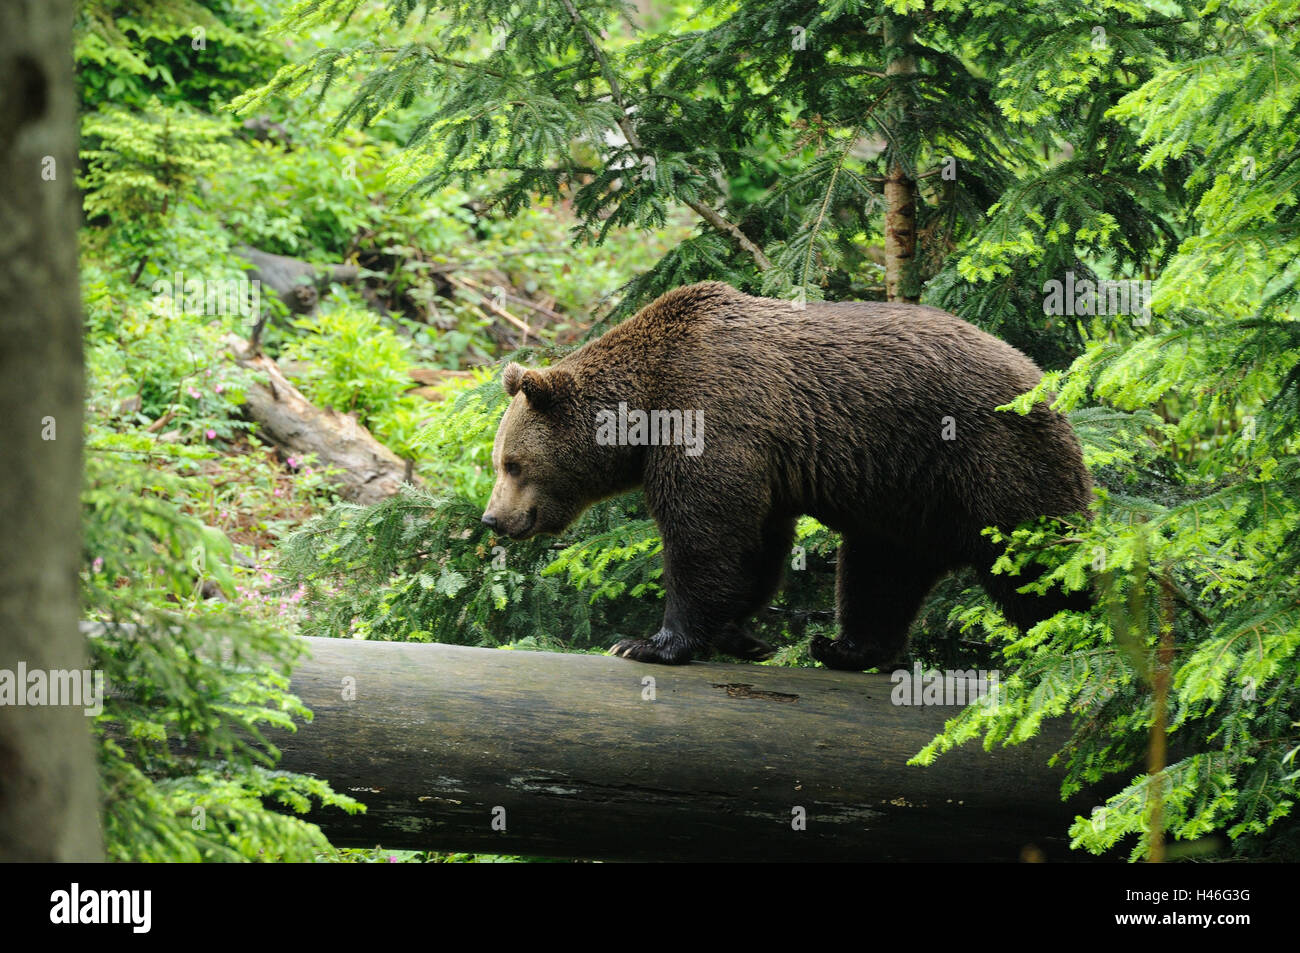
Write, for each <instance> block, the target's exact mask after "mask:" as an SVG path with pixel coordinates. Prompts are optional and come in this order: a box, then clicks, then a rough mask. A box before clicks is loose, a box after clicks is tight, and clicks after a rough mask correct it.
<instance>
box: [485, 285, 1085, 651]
mask: <svg viewBox="0 0 1300 953" xmlns="http://www.w3.org/2000/svg"><path fill="white" fill-rule="evenodd" d="M1039 377H1040V371H1039V369H1038V368H1037V367H1036V366H1035V365H1034V364H1033V362H1032V361H1030V360H1029V358H1027V357H1025V356H1024V355H1023V354H1021V353H1020V352H1019V351H1017V350H1016V349H1015V348H1013V347H1011V346H1010V345H1009V344H1006V343H1004V342H1003V341H999V340H998V339H997V338H995V337H992V336H991V335H989V334H986V333H985V332H983V331H981V330H979V329H978V328H976V327H974V326H973V325H970V324H967V323H966V322H965V321H962V320H961V319H959V318H956V317H954V316H953V315H951V314H948V313H946V312H944V311H940V310H938V309H936V308H930V307H924V306H921V305H912V304H883V303H814V302H809V303H808V304H807V306H806V307H804V308H796V307H795V306H794V305H793V304H792V303H791V302H789V301H778V300H772V299H766V298H755V297H751V296H750V295H746V294H743V293H741V292H739V291H736V290H735V289H734V288H731V287H730V286H728V285H725V284H721V283H718V282H707V283H704V284H696V285H691V286H689V287H685V288H679V289H677V290H675V291H670V292H668V293H667V294H665V295H663V296H661V297H660V298H658V299H657V300H656V301H654V302H653V303H651V304H650V305H648V306H647V307H645V308H644V309H642V310H641V311H640V312H639V313H637V314H636V315H635V316H634V317H632V318H629V319H628V320H627V321H624V322H623V323H622V324H620V325H618V326H617V327H615V328H613V329H611V330H610V331H609V332H608V333H606V334H605V335H603V336H602V337H600V338H599V339H597V340H595V341H592V342H590V343H588V344H587V345H585V346H584V347H582V348H581V349H579V350H577V351H575V352H573V353H572V354H569V355H568V356H567V357H565V358H564V359H563V360H561V361H559V362H558V363H556V364H554V365H553V366H551V367H549V368H546V369H542V370H525V369H524V368H522V367H520V366H519V365H518V364H513V363H512V364H510V365H509V366H507V367H506V369H505V374H504V384H505V389H506V392H507V393H509V394H510V395H512V396H513V398H514V399H513V400H512V401H511V403H510V406H509V407H508V408H507V410H506V413H505V416H504V417H503V418H502V420H501V424H500V427H499V429H498V431H497V435H496V443H495V446H494V447H493V451H492V465H493V467H494V469H495V471H496V484H495V486H494V487H493V490H492V497H491V500H490V501H489V503H488V507H487V510H486V511H485V512H484V514H483V522H484V523H486V524H487V525H489V526H491V527H493V528H494V529H496V530H497V531H499V532H502V533H504V534H507V535H509V536H510V537H512V538H514V539H525V538H527V537H529V536H532V535H534V534H537V533H559V532H560V531H562V530H563V529H564V528H565V527H566V526H568V525H569V524H570V523H571V522H572V521H573V520H574V519H575V518H576V517H577V516H578V515H579V514H580V513H582V511H583V510H584V509H586V508H587V507H588V506H590V505H591V504H592V503H595V502H596V501H598V500H601V499H604V498H606V497H609V496H613V495H615V494H619V493H623V492H625V491H627V490H631V489H633V488H634V487H638V486H642V487H644V490H645V497H646V503H647V504H648V506H649V509H650V512H651V514H652V515H653V516H654V518H655V521H656V522H657V524H658V526H659V531H660V534H661V536H662V537H663V556H664V583H665V590H666V604H665V610H664V620H663V626H662V628H660V629H659V631H658V632H656V633H655V634H654V635H652V636H651V637H649V638H645V639H630V640H624V641H622V642H619V643H618V644H617V645H615V646H614V648H613V649H611V652H613V653H614V654H617V655H621V656H623V657H625V658H630V659H637V660H640V661H643V662H663V663H672V664H675V663H683V662H688V661H690V660H691V658H692V657H693V656H695V655H697V654H700V653H704V652H706V651H708V650H710V649H713V650H717V651H722V652H725V653H727V654H730V655H736V656H740V657H747V658H760V657H763V656H764V655H765V654H767V653H768V652H769V651H770V650H769V649H768V647H767V646H766V645H764V644H763V643H762V642H760V641H759V640H757V639H755V638H754V637H753V636H751V635H749V634H748V633H747V632H746V631H745V629H744V628H743V624H744V622H745V621H746V620H747V619H748V618H749V617H750V616H751V615H752V614H753V613H754V612H755V611H756V610H758V609H759V608H761V607H762V606H764V605H766V604H767V602H768V600H769V599H770V598H771V597H772V595H773V593H774V592H775V590H776V588H777V586H778V584H779V582H780V579H781V573H782V570H783V568H784V566H785V562H786V559H787V558H788V556H789V554H790V551H791V544H792V540H793V533H794V525H795V520H796V518H797V517H799V516H800V515H801V514H808V515H811V516H813V517H815V518H816V519H817V520H819V521H820V522H822V523H823V524H825V525H826V526H829V527H831V528H832V529H835V530H837V531H838V532H839V533H840V534H841V535H842V537H843V545H842V546H841V547H840V550H839V558H838V569H837V573H838V578H837V581H836V589H837V602H838V606H837V608H838V620H839V637H838V638H837V639H835V640H833V641H832V640H830V639H826V638H821V637H818V638H817V639H814V641H813V643H812V646H811V651H812V656H813V658H815V659H817V660H819V661H820V662H822V663H823V664H824V665H826V666H828V667H830V668H840V669H857V670H861V669H864V668H870V667H873V666H879V665H885V664H888V663H889V662H891V661H893V659H894V658H895V656H896V655H897V654H898V653H899V652H900V651H901V650H902V648H903V646H904V643H905V641H906V636H907V629H908V626H909V624H910V623H911V621H912V619H913V617H914V616H915V614H916V612H917V610H918V608H919V607H920V604H921V601H922V599H923V598H924V597H925V595H926V593H927V592H928V590H929V589H930V588H931V586H932V585H933V584H934V583H935V581H936V580H937V579H938V578H939V577H940V576H941V575H942V574H944V573H945V572H947V571H948V570H951V569H953V568H956V567H959V566H963V565H971V566H974V567H975V569H976V570H977V571H978V572H979V574H980V578H981V582H982V583H983V585H984V586H985V588H986V589H987V590H988V591H989V592H990V594H991V595H992V596H993V597H994V598H995V599H996V600H997V601H998V602H999V603H1000V605H1001V606H1002V607H1003V608H1004V609H1005V611H1006V613H1007V615H1008V617H1009V618H1010V619H1011V620H1012V621H1013V622H1015V623H1016V624H1018V625H1021V626H1028V625H1030V624H1032V623H1034V622H1037V621H1039V620H1041V619H1044V618H1047V617H1048V616H1050V615H1052V614H1054V613H1055V612H1056V611H1058V610H1060V609H1061V608H1065V607H1070V608H1082V607H1084V606H1086V604H1087V599H1086V597H1083V596H1082V594H1074V595H1071V596H1065V595H1062V594H1059V593H1058V594H1056V595H1055V596H1053V595H1050V594H1049V595H1047V596H1033V595H1026V594H1021V593H1017V592H1016V588H1017V587H1018V586H1022V585H1024V584H1025V582H1026V581H1027V580H1026V579H1025V578H1023V577H1020V578H1011V577H1007V576H1006V575H996V576H995V575H993V574H992V573H990V572H989V569H990V567H991V566H992V564H993V561H994V559H995V558H996V556H997V554H998V551H997V549H996V548H995V547H994V546H993V545H992V544H991V543H990V541H989V539H988V538H987V537H986V536H983V535H981V530H982V529H983V528H984V527H987V526H998V527H1002V528H1010V527H1013V526H1015V525H1016V524H1017V523H1020V522H1023V521H1026V520H1030V519H1033V518H1035V517H1039V516H1066V515H1069V514H1074V513H1080V512H1083V511H1085V510H1086V509H1087V507H1088V504H1089V501H1090V499H1091V485H1092V484H1091V479H1090V477H1089V474H1088V471H1087V469H1086V468H1085V467H1084V465H1083V459H1082V455H1081V453H1080V448H1079V442H1078V440H1077V438H1076V437H1075V435H1074V432H1073V431H1072V430H1071V428H1070V425H1069V423H1068V422H1067V421H1066V420H1065V419H1064V418H1063V417H1061V416H1060V415H1058V414H1057V413H1055V412H1053V411H1051V410H1049V409H1048V408H1047V407H1045V406H1044V405H1042V404H1038V405H1036V406H1035V407H1034V409H1033V410H1032V411H1031V412H1030V413H1029V414H1028V415H1025V416H1022V415H1020V414H1017V413H1013V412H1009V411H995V410H994V408H995V407H998V406H1000V405H1002V404H1006V403H1008V402H1009V401H1011V400H1012V398H1014V397H1016V396H1017V395H1018V394H1023V393H1024V392H1025V391H1027V390H1029V389H1030V388H1032V387H1033V386H1034V385H1035V384H1037V383H1038V380H1039Z"/></svg>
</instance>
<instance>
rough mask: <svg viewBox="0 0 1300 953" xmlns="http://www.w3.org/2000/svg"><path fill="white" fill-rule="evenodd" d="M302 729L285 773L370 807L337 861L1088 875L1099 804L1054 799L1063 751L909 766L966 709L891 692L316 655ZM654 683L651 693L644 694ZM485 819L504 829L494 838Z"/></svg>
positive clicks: (822, 679) (459, 658) (305, 675)
mask: <svg viewBox="0 0 1300 953" xmlns="http://www.w3.org/2000/svg"><path fill="white" fill-rule="evenodd" d="M307 641H308V643H309V644H310V646H311V653H312V658H311V659H310V660H308V661H306V662H303V663H300V664H299V666H298V667H297V668H296V669H295V671H294V675H293V681H292V685H291V687H292V690H293V692H294V693H295V694H297V695H298V696H299V697H300V698H301V699H302V700H303V701H304V702H305V703H306V704H307V706H308V707H310V708H311V709H312V711H313V712H314V713H315V717H314V718H313V720H312V721H311V722H310V723H309V724H305V725H302V726H301V727H300V728H299V730H298V731H297V732H295V733H294V734H291V735H289V734H277V735H276V737H275V738H274V741H275V743H276V744H277V745H278V746H279V747H280V749H281V751H282V752H283V759H282V760H281V762H280V764H279V767H280V768H281V769H284V770H288V771H295V772H301V773H308V774H315V775H318V776H320V777H323V778H325V779H327V780H328V781H329V782H330V783H331V785H332V786H333V787H334V788H335V789H336V790H340V791H345V792H347V793H348V794H351V795H352V796H353V797H356V798H357V799H359V800H361V801H362V802H364V803H365V804H366V805H367V811H366V813H364V814H358V815H349V814H345V813H343V812H342V811H338V810H325V811H321V810H318V811H316V812H315V813H313V814H312V815H310V817H309V819H310V820H312V821H313V822H315V823H318V824H320V825H321V828H322V829H323V830H324V831H325V833H326V835H327V836H328V837H329V838H330V840H331V841H332V842H333V843H335V844H337V845H340V846H348V845H357V846H366V847H373V846H374V845H376V844H382V845H383V846H384V847H393V848H414V849H440V850H464V851H480V852H482V851H489V852H492V853H504V854H516V853H517V854H525V855H532V856H550V857H590V858H609V859H622V860H766V861H772V860H877V861H880V860H978V861H986V860H1008V861H1014V860H1018V859H1021V858H1022V857H1034V858H1038V859H1064V858H1067V857H1069V858H1070V859H1074V860H1083V859H1088V858H1087V857H1080V856H1079V855H1077V854H1074V853H1072V852H1070V851H1069V848H1068V837H1067V835H1066V831H1067V829H1068V827H1069V825H1070V822H1071V821H1072V820H1073V818H1074V817H1075V815H1076V814H1087V813H1088V812H1089V810H1090V809H1091V806H1092V805H1093V804H1096V803H1100V801H1099V800H1098V799H1097V796H1096V795H1095V794H1086V795H1083V796H1080V797H1078V798H1076V799H1074V800H1073V801H1071V802H1070V803H1062V802H1061V799H1060V775H1059V773H1058V772H1057V771H1056V770H1054V769H1051V768H1049V767H1048V766H1047V761H1048V758H1049V757H1050V755H1051V754H1052V753H1053V752H1054V751H1055V750H1057V748H1059V747H1060V746H1061V745H1062V744H1063V743H1064V742H1065V741H1066V739H1067V738H1068V736H1069V732H1068V725H1065V724H1059V723H1057V724H1049V725H1048V726H1045V728H1044V730H1043V733H1042V735H1041V736H1040V737H1039V738H1037V739H1035V740H1033V741H1032V742H1030V743H1027V744H1025V745H1018V746H1015V747H1013V748H998V749H996V750H994V751H992V752H986V751H984V750H983V749H982V748H981V747H980V746H979V745H977V744H972V745H967V746H964V747H963V748H960V749H958V750H956V751H953V752H950V753H948V754H946V755H943V756H942V757H940V758H939V760H938V761H936V762H935V763H934V764H933V765H931V766H930V767H926V768H922V767H912V766H908V765H907V761H908V759H909V758H911V757H912V755H914V754H915V753H916V752H917V751H918V750H920V748H921V747H922V746H923V745H925V744H926V743H927V742H928V741H929V740H930V739H931V738H932V737H933V736H934V735H935V734H936V733H937V732H938V731H939V730H940V729H941V728H942V727H943V724H944V721H945V720H946V719H947V718H950V717H952V716H953V715H954V714H956V712H957V708H955V707H953V706H951V705H948V706H943V705H931V706H921V705H916V706H903V705H897V704H894V701H895V699H894V698H892V697H891V695H892V693H893V691H894V688H895V686H894V684H893V683H892V682H891V679H890V676H887V675H859V674H852V673H847V672H830V671H826V670H822V669H789V668H770V667H766V666H760V665H723V664H705V663H698V662H697V663H692V664H690V665H683V666H660V665H644V664H640V663H636V662H628V661H625V660H623V659H614V658H608V657H598V656H590V655H564V654H554V653H538V652H519V651H501V650H499V649H479V648H465V647H462V646H453V645H436V644H435V645H428V644H423V645H422V644H414V643H397V642H363V641H355V640H352V639H308V640H307ZM648 679H650V680H652V681H647V680H648ZM494 821H495V822H496V823H495V824H494Z"/></svg>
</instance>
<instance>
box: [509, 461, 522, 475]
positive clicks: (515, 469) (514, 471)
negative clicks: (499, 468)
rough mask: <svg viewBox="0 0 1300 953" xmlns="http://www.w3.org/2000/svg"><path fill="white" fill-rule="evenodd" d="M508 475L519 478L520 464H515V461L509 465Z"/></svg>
mask: <svg viewBox="0 0 1300 953" xmlns="http://www.w3.org/2000/svg"><path fill="white" fill-rule="evenodd" d="M506 473H507V474H509V475H510V476H512V477H517V476H519V464H517V463H515V462H514V461H513V460H512V461H511V462H510V463H507V464H506Z"/></svg>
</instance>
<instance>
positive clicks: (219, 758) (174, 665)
mask: <svg viewBox="0 0 1300 953" xmlns="http://www.w3.org/2000/svg"><path fill="white" fill-rule="evenodd" d="M109 443H112V441H111V440H109V439H101V440H98V441H93V442H92V443H91V446H90V450H91V453H90V456H89V460H88V466H87V475H86V490H85V494H84V505H85V513H86V519H85V523H84V528H85V553H86V555H85V566H86V568H85V570H84V572H83V580H84V584H83V593H84V597H85V603H86V605H85V611H86V613H87V615H88V617H89V618H91V619H92V620H94V621H96V622H98V623H100V625H99V627H98V629H97V632H96V634H95V636H94V637H93V638H92V639H91V655H92V664H93V666H94V667H95V668H97V669H100V670H102V671H103V672H104V673H105V677H106V680H107V682H108V684H109V685H111V686H112V689H113V690H112V693H111V694H110V695H108V697H107V698H106V699H105V701H104V707H103V711H102V712H101V713H100V714H99V715H98V716H97V717H96V719H95V732H96V735H97V737H98V738H99V743H100V767H101V783H102V785H103V794H104V796H103V803H104V832H105V841H106V847H107V850H108V853H109V856H110V857H112V858H113V859H115V860H122V861H161V860H165V861H197V860H312V859H315V858H316V857H317V856H318V855H320V854H323V853H328V852H329V851H330V847H329V845H328V843H327V842H326V840H325V839H324V837H323V836H322V835H321V833H320V830H319V828H317V827H316V826H315V825H312V824H306V823H304V822H302V821H301V820H298V819H296V818H294V817H292V816H291V815H290V814H286V813H278V812H276V811H274V810H271V809H269V807H268V806H267V805H268V804H269V803H278V804H280V805H282V806H283V807H285V808H288V809H289V810H291V811H296V812H300V813H301V812H305V811H306V810H308V809H309V807H310V806H311V803H312V801H317V802H319V803H320V804H322V805H328V806H334V807H339V808H342V809H345V810H349V811H356V810H359V809H361V806H360V805H359V804H357V803H356V802H355V801H353V800H352V799H351V798H348V797H344V796H341V795H338V794H336V793H334V792H333V791H331V790H330V788H329V787H328V785H326V784H324V783H323V782H321V781H319V780H318V779H315V778H308V777H303V776H299V775H293V774H289V773H286V772H281V771H275V770H273V766H274V764H275V761H276V759H277V758H278V750H277V749H276V747H275V745H274V743H273V742H272V740H271V738H270V736H269V735H268V729H274V730H288V731H292V730H294V728H295V721H296V720H302V719H306V718H310V715H311V713H310V712H309V711H307V710H306V709H305V708H304V707H303V706H302V703H301V702H299V701H298V699H297V698H295V697H294V696H293V695H291V694H289V692H288V684H289V680H288V671H289V667H290V666H291V664H292V663H293V661H294V659H295V658H296V657H297V654H298V651H299V649H298V648H297V646H296V645H295V644H294V643H293V642H290V641H288V640H286V639H284V638H283V637H282V636H280V635H279V634H278V633H276V632H274V631H273V630H270V629H267V628H264V627H261V626H256V625H250V624H249V623H248V622H246V621H244V620H243V619H241V618H240V616H239V614H238V613H237V612H234V611H231V610H229V609H227V608H226V607H225V606H224V605H220V604H219V605H218V606H217V607H212V606H211V605H210V604H208V603H205V602H204V601H203V599H202V596H201V592H202V587H203V584H204V583H212V584H215V585H217V586H219V587H220V588H221V589H222V590H224V591H225V592H226V593H227V594H232V593H233V589H234V579H233V577H232V574H231V570H230V563H231V559H232V556H233V553H232V549H231V545H230V542H229V540H227V538H226V537H225V536H224V535H223V534H222V533H220V532H219V531H217V530H215V529H213V528H211V527H209V526H205V525H204V524H203V523H202V522H200V521H199V520H197V519H195V518H193V517H192V516H188V515H186V514H185V513H184V512H182V511H181V510H180V509H179V508H178V507H177V506H176V505H175V503H173V502H172V500H171V497H173V496H174V495H177V494H179V493H182V492H184V491H185V490H187V489H190V488H188V487H186V486H185V482H184V481H183V480H182V479H181V478H178V477H176V476H173V475H171V474H168V473H166V472H165V471H162V470H159V469H156V468H152V467H142V466H139V465H128V464H125V463H123V462H122V461H121V460H119V459H117V455H116V454H115V453H114V451H115V450H117V449H118V448H116V447H112V446H108V445H107V444H109ZM124 449H125V448H124ZM127 459H130V458H129V457H128V458H127ZM190 492H192V489H190Z"/></svg>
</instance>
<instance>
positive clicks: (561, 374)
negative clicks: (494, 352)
mask: <svg viewBox="0 0 1300 953" xmlns="http://www.w3.org/2000/svg"><path fill="white" fill-rule="evenodd" d="M501 382H502V383H503V384H505V388H506V393H507V394H509V395H510V396H511V397H513V396H515V394H517V393H519V392H520V391H523V392H524V397H525V398H526V399H527V400H528V406H530V407H532V408H533V410H548V409H549V408H551V407H552V406H554V405H555V404H556V403H557V402H558V401H560V400H563V399H564V398H566V397H568V396H569V395H570V393H571V392H572V390H573V376H572V375H571V374H569V372H568V371H561V370H550V371H529V370H525V369H524V368H522V367H520V366H519V365H518V364H516V363H514V362H513V361H511V362H510V363H509V364H507V365H506V369H505V373H504V374H502V375H501Z"/></svg>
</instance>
